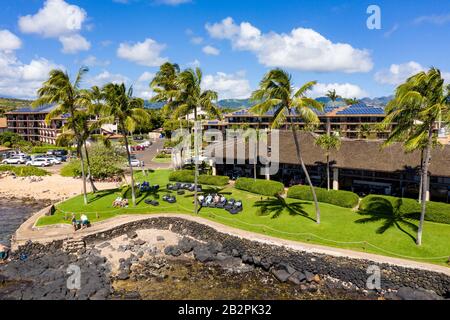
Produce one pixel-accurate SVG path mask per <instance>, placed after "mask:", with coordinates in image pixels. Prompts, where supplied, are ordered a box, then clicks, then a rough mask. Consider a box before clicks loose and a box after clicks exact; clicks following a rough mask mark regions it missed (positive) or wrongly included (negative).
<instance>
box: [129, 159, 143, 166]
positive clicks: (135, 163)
mask: <svg viewBox="0 0 450 320" xmlns="http://www.w3.org/2000/svg"><path fill="white" fill-rule="evenodd" d="M131 166H132V167H140V166H144V161H140V160H138V159H131Z"/></svg>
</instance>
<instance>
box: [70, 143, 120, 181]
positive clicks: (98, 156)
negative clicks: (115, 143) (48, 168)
mask: <svg viewBox="0 0 450 320" xmlns="http://www.w3.org/2000/svg"><path fill="white" fill-rule="evenodd" d="M89 161H90V164H91V175H92V177H94V179H105V178H111V177H117V176H122V175H123V170H122V169H121V167H122V166H123V165H124V164H125V162H126V161H125V157H124V155H123V154H117V153H116V151H114V150H113V149H111V148H107V147H105V146H103V145H102V144H94V145H92V146H91V147H89ZM84 170H85V173H86V175H87V170H88V168H87V162H86V161H85V162H84ZM61 175H62V176H64V177H81V161H80V160H72V161H70V162H69V163H67V164H66V165H64V167H62V169H61Z"/></svg>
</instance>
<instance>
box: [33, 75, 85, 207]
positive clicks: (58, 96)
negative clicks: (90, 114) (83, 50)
mask: <svg viewBox="0 0 450 320" xmlns="http://www.w3.org/2000/svg"><path fill="white" fill-rule="evenodd" d="M88 70H89V69H88V68H86V67H81V68H80V69H79V71H78V73H77V76H76V77H75V80H74V81H73V82H72V81H71V79H70V77H69V75H68V74H67V72H64V71H62V70H58V69H54V70H52V71H50V74H49V79H48V80H47V81H45V82H44V83H43V84H42V87H41V88H40V89H39V90H38V91H37V94H38V98H37V100H36V101H34V102H33V104H32V105H33V107H38V106H41V105H46V104H55V108H54V109H53V110H52V111H50V113H48V114H47V116H46V122H47V123H49V122H50V121H51V119H53V118H55V117H57V116H61V115H63V114H69V115H70V117H69V118H68V119H67V123H66V124H67V128H70V129H71V130H73V134H74V140H75V143H76V148H77V154H78V156H79V157H80V159H81V171H82V175H81V176H82V180H83V196H84V204H87V202H88V201H87V192H86V174H85V170H84V161H83V152H82V147H83V136H82V133H81V131H80V130H79V126H78V125H77V121H78V115H79V114H80V113H82V112H83V111H82V110H84V109H86V108H88V107H89V105H90V97H89V96H88V95H86V90H83V89H81V88H80V85H81V81H82V79H83V76H84V75H85V74H86V73H87V72H88Z"/></svg>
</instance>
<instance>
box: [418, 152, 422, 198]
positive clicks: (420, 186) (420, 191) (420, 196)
mask: <svg viewBox="0 0 450 320" xmlns="http://www.w3.org/2000/svg"><path fill="white" fill-rule="evenodd" d="M422 171H423V149H422V150H421V151H420V184H419V203H421V202H422Z"/></svg>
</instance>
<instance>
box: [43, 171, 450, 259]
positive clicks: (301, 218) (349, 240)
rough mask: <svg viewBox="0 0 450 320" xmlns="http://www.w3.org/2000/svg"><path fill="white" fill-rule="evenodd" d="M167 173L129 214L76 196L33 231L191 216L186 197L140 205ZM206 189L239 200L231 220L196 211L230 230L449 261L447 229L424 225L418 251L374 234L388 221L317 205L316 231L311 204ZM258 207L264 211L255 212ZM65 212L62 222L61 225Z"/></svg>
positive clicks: (107, 201)
mask: <svg viewBox="0 0 450 320" xmlns="http://www.w3.org/2000/svg"><path fill="white" fill-rule="evenodd" d="M169 173H170V171H169V170H158V171H155V172H153V173H150V174H149V175H148V176H147V177H146V178H145V180H147V181H149V182H150V183H151V184H159V185H160V186H161V188H162V190H161V191H160V192H159V193H157V194H147V195H142V196H140V197H139V198H138V199H137V202H138V205H137V206H136V207H135V208H133V207H130V208H124V209H114V208H113V207H112V202H113V200H114V199H115V198H116V197H117V195H119V194H120V192H119V191H118V190H110V191H102V192H99V193H97V194H96V195H93V194H89V204H88V205H87V206H84V205H83V197H82V196H77V197H75V198H72V199H69V200H67V201H66V202H64V203H62V204H61V205H59V206H58V207H57V209H58V210H57V212H56V214H55V215H54V216H49V217H42V218H41V219H40V220H39V221H38V225H39V226H43V225H49V224H55V223H70V213H72V212H75V213H76V214H77V216H78V217H79V215H80V213H81V212H84V213H87V215H88V217H89V219H90V220H91V221H92V222H95V221H99V220H104V219H107V218H111V217H114V216H115V215H118V214H131V213H134V214H143V213H185V214H191V215H193V213H192V211H193V197H192V193H187V194H186V195H185V196H177V203H176V204H168V203H166V202H164V201H161V200H160V206H159V207H153V206H149V205H146V204H145V203H144V201H143V200H144V199H145V198H146V197H149V198H152V199H158V198H159V197H161V196H162V195H164V194H166V191H165V186H166V184H167V182H168V176H169ZM136 177H137V180H139V181H142V180H144V179H143V175H142V173H141V172H139V173H137V174H136ZM210 188H211V189H214V190H221V191H220V192H221V193H224V194H225V195H226V197H228V198H229V197H233V198H235V199H240V200H242V201H243V203H244V211H243V212H241V213H239V214H238V215H231V214H229V213H228V212H227V211H225V210H223V209H211V208H202V210H201V211H200V213H199V215H200V216H201V217H204V218H207V219H210V220H213V221H216V222H220V223H222V224H225V225H229V226H232V227H236V228H240V229H244V230H249V231H253V232H257V233H262V234H267V235H271V236H275V237H279V238H284V239H290V240H297V241H301V242H310V243H318V244H323V245H328V246H334V247H340V248H346V249H353V250H357V251H365V252H371V253H378V254H382V255H387V256H394V257H401V258H405V259H412V260H417V261H423V262H430V263H436V264H441V265H445V264H446V262H447V260H448V258H449V256H450V225H446V224H439V223H432V222H425V224H424V234H423V244H422V246H420V247H418V246H416V244H415V242H414V237H415V233H414V232H413V231H411V230H410V229H408V227H407V226H405V225H402V224H398V225H396V224H395V223H393V224H392V227H390V228H388V229H387V230H386V231H384V232H383V233H381V234H380V233H377V229H378V228H380V227H381V226H383V225H384V224H385V222H386V221H388V220H389V219H386V220H380V221H375V222H367V223H361V222H357V221H358V220H360V219H362V218H365V217H366V216H361V215H359V214H358V213H357V212H354V211H352V210H351V209H346V208H341V207H337V206H334V205H330V204H326V203H321V204H320V208H321V212H322V216H321V220H322V222H321V224H320V225H317V224H316V223H315V221H314V217H315V213H314V206H313V204H312V203H311V202H308V201H301V200H295V199H287V200H283V199H281V200H280V199H276V198H274V197H261V196H259V195H255V194H252V193H249V192H245V191H240V190H236V189H234V188H232V187H225V188H224V189H218V188H217V187H210ZM204 189H206V187H205V188H204ZM261 207H263V208H265V210H261V209H260V208H261ZM65 212H66V215H67V216H66V217H67V220H66V219H65ZM394 222H395V221H394ZM414 224H416V225H417V222H416V221H415V222H414Z"/></svg>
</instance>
